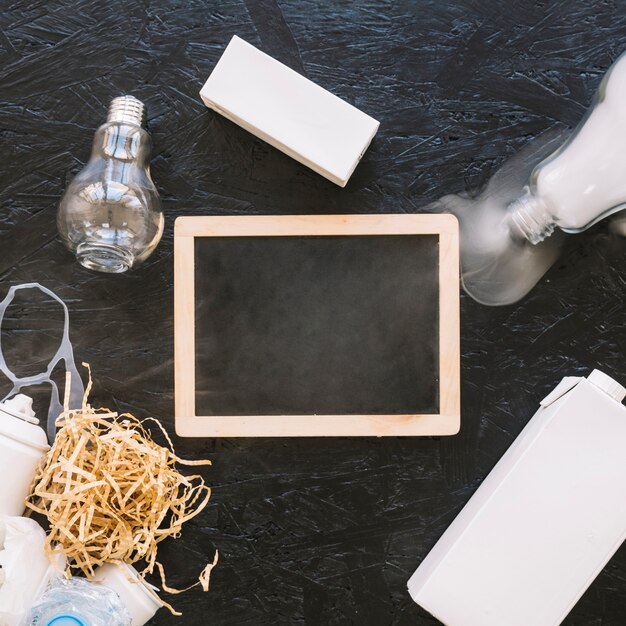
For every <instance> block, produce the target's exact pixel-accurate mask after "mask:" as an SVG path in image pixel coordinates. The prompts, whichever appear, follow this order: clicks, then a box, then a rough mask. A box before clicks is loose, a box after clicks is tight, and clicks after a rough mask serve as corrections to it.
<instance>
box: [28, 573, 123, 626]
mask: <svg viewBox="0 0 626 626" xmlns="http://www.w3.org/2000/svg"><path fill="white" fill-rule="evenodd" d="M28 624H30V626H131V616H130V613H129V612H128V611H127V610H126V607H124V605H123V604H122V601H121V600H120V598H119V596H118V595H117V594H116V593H115V592H114V591H112V590H111V589H108V588H107V587H104V586H103V585H99V584H97V583H90V582H89V581H87V580H85V579H84V578H72V579H70V580H66V579H64V578H59V579H57V580H56V581H55V582H54V583H53V584H52V586H51V587H50V588H49V589H48V591H46V593H44V594H43V596H41V598H40V599H39V601H38V602H37V603H36V604H35V605H34V606H33V608H32V609H31V614H30V620H29V622H28Z"/></svg>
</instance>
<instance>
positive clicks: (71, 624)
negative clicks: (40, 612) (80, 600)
mask: <svg viewBox="0 0 626 626" xmlns="http://www.w3.org/2000/svg"><path fill="white" fill-rule="evenodd" d="M46 626H87V624H86V623H85V622H83V620H81V619H79V618H78V617H75V616H74V615H57V616H56V617H53V618H52V619H51V620H50V621H49V622H48V623H47V624H46Z"/></svg>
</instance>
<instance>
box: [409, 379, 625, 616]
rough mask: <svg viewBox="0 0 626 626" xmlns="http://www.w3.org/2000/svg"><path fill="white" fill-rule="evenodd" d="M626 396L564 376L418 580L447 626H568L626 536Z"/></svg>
mask: <svg viewBox="0 0 626 626" xmlns="http://www.w3.org/2000/svg"><path fill="white" fill-rule="evenodd" d="M625 393H626V391H625V390H624V388H623V387H621V385H619V384H618V383H616V382H615V381H614V380H613V379H611V378H609V377H608V376H606V375H605V374H603V373H602V372H599V371H597V370H594V372H593V373H592V374H591V375H590V376H589V377H588V378H587V379H585V378H565V379H563V381H561V383H560V384H559V385H558V386H557V387H556V389H555V390H554V391H553V392H552V393H551V394H550V395H549V396H548V397H547V398H545V399H544V400H543V401H542V403H541V408H540V409H539V411H538V412H537V413H536V414H535V415H534V417H533V418H532V419H531V420H530V422H529V423H528V425H527V426H526V428H525V429H524V430H523V431H522V433H521V434H520V435H519V437H518V438H517V439H516V440H515V442H514V443H513V445H512V446H511V447H510V448H509V450H508V451H507V452H506V454H505V455H504V456H503V457H502V459H501V460H500V461H499V462H498V464H497V465H496V467H495V468H494V469H493V471H492V472H491V473H490V474H489V476H488V477H487V478H486V479H485V481H484V482H483V483H482V485H481V486H480V487H479V488H478V490H477V491H476V493H475V494H474V496H473V497H472V498H471V499H470V501H469V502H468V504H467V505H466V506H465V508H464V509H463V510H462V511H461V513H460V514H459V515H458V516H457V518H456V519H455V520H454V522H453V523H452V524H451V525H450V527H449V528H448V529H447V530H446V532H445V533H444V534H443V536H442V537H441V539H440V540H439V542H438V543H437V544H436V545H435V547H434V548H433V549H432V551H431V552H430V553H429V554H428V556H427V557H426V558H425V559H424V561H423V562H422V564H421V565H420V566H419V568H418V569H417V571H416V572H415V574H413V576H412V577H411V579H410V580H409V583H408V587H409V592H410V594H411V596H412V597H413V599H414V600H415V602H417V603H418V604H420V605H421V606H422V607H423V608H425V609H426V610H427V611H429V612H430V613H431V614H432V615H434V616H435V617H437V618H438V619H439V620H441V621H442V622H443V623H444V624H446V625H447V626H556V625H557V624H560V623H561V622H562V621H563V620H564V619H565V617H566V616H567V614H568V613H569V612H570V610H571V609H572V607H573V606H574V604H575V603H576V602H577V601H578V599H579V598H580V596H581V595H582V594H583V593H584V591H585V590H586V589H587V587H588V586H589V585H590V584H591V582H592V581H593V580H594V578H595V577H596V576H597V575H598V573H599V572H600V571H601V570H602V568H603V567H604V566H605V565H606V563H607V562H608V560H609V559H610V558H611V556H612V555H613V554H614V553H615V551H616V550H617V548H618V547H619V546H620V545H621V544H622V542H623V541H624V539H625V538H626V407H624V405H622V404H621V401H622V400H623V398H624V394H625ZM624 592H625V593H626V589H625V590H624Z"/></svg>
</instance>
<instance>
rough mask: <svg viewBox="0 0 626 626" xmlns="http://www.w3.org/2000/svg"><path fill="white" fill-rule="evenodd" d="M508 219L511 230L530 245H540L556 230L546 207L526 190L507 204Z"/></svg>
mask: <svg viewBox="0 0 626 626" xmlns="http://www.w3.org/2000/svg"><path fill="white" fill-rule="evenodd" d="M508 219H509V223H510V226H511V230H512V231H513V232H514V233H516V234H517V235H518V236H520V237H522V238H524V239H527V240H528V241H530V243H532V244H538V243H541V242H542V241H543V240H544V239H545V238H546V237H549V236H550V235H551V234H552V233H553V232H554V229H555V228H556V223H555V221H554V218H553V217H552V215H550V211H549V210H548V208H547V207H546V205H545V204H544V203H543V202H542V201H541V200H540V199H539V198H537V197H536V196H534V195H533V194H532V192H531V191H530V190H528V189H527V190H526V191H525V193H524V195H522V196H520V197H519V198H517V200H514V201H513V202H511V204H509V207H508Z"/></svg>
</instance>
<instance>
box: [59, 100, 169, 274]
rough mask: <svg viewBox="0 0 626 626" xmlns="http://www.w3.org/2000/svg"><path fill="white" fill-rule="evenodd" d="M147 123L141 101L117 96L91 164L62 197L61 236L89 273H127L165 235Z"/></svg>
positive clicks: (95, 144) (145, 257)
mask: <svg viewBox="0 0 626 626" xmlns="http://www.w3.org/2000/svg"><path fill="white" fill-rule="evenodd" d="M143 120H144V105H143V103H142V102H141V101H140V100H137V98H134V97H133V96H121V97H119V98H115V99H114V100H113V101H112V102H111V106H110V107H109V115H108V118H107V121H106V123H105V124H103V125H102V126H100V128H99V129H98V130H97V131H96V135H95V138H94V142H93V148H92V152H91V157H90V159H89V162H88V163H87V165H86V166H85V167H84V169H83V170H82V171H81V172H80V173H79V174H78V175H77V176H76V177H75V178H74V180H72V182H71V183H70V185H69V187H68V188H67V189H66V191H65V194H64V195H63V198H62V199H61V203H60V205H59V211H58V214H57V225H58V229H59V233H60V235H61V238H62V239H63V242H64V243H65V245H66V246H67V248H68V249H69V250H70V251H71V252H73V253H74V254H75V255H76V258H77V259H78V261H79V262H80V263H81V264H82V265H83V266H85V267H87V268H89V269H92V270H97V271H100V272H108V273H121V272H125V271H126V270H128V269H130V268H131V267H134V266H136V265H137V264H139V263H141V262H142V261H144V260H145V259H147V258H148V257H149V256H150V254H152V252H153V251H154V249H155V248H156V246H157V244H158V243H159V241H160V239H161V235H162V234H163V226H164V217H163V212H162V210H161V202H160V200H159V194H158V192H157V190H156V187H155V186H154V183H153V182H152V178H151V177H150V147H151V145H150V136H149V135H148V133H147V132H146V131H145V130H144V129H143V128H142V124H143Z"/></svg>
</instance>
